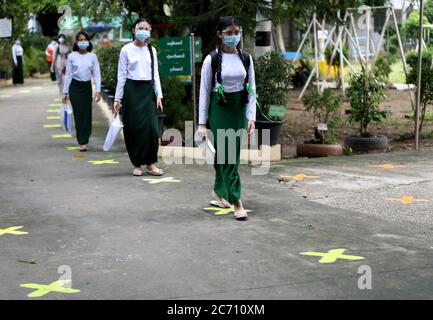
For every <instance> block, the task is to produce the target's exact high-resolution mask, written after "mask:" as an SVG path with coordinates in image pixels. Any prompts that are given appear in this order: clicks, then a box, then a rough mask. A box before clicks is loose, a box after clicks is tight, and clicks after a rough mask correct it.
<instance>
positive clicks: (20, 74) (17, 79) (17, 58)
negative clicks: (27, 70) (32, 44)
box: [12, 38, 24, 86]
mask: <svg viewBox="0 0 433 320" xmlns="http://www.w3.org/2000/svg"><path fill="white" fill-rule="evenodd" d="M23 56H24V49H23V47H22V46H21V40H20V38H17V39H16V41H15V44H14V45H13V46H12V59H13V64H14V66H13V67H14V68H13V74H12V82H13V84H14V85H15V86H17V85H19V84H21V85H22V84H24V69H23V63H24V59H23Z"/></svg>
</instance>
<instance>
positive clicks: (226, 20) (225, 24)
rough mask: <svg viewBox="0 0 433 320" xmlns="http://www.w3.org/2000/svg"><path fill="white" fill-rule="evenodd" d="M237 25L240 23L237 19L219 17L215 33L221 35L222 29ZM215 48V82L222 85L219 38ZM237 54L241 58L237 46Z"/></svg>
mask: <svg viewBox="0 0 433 320" xmlns="http://www.w3.org/2000/svg"><path fill="white" fill-rule="evenodd" d="M233 24H234V25H237V26H239V27H240V26H241V23H240V22H239V20H238V19H236V18H234V17H232V16H226V17H221V18H220V20H219V22H218V27H217V31H218V33H222V32H223V31H224V29H225V28H226V27H228V26H231V25H233ZM217 48H218V50H217V51H218V68H217V73H216V74H217V82H218V83H219V84H222V80H221V71H222V51H223V50H222V40H221V39H220V38H218V41H217ZM237 48H238V52H239V55H240V56H241V55H242V54H241V51H240V49H239V45H238V47H237ZM241 61H242V63H243V62H244V61H243V57H242V58H241Z"/></svg>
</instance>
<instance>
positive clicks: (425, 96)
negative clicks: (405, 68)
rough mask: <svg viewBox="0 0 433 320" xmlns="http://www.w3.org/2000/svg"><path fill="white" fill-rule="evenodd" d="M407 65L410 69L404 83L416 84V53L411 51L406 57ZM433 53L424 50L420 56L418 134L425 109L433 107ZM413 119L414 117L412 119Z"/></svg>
mask: <svg viewBox="0 0 433 320" xmlns="http://www.w3.org/2000/svg"><path fill="white" fill-rule="evenodd" d="M406 61H407V64H408V65H409V67H410V70H409V73H408V75H407V78H406V83H409V84H416V83H417V77H418V52H416V51H411V52H409V53H408V54H407V56H406ZM432 64H433V51H432V50H425V51H423V54H422V70H421V113H420V120H421V121H420V132H421V130H422V127H423V124H424V120H425V115H426V112H427V107H428V106H431V105H433V70H432V67H431V66H432ZM413 119H415V116H414V117H413Z"/></svg>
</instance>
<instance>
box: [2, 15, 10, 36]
mask: <svg viewBox="0 0 433 320" xmlns="http://www.w3.org/2000/svg"><path fill="white" fill-rule="evenodd" d="M9 37H12V20H11V19H0V38H9Z"/></svg>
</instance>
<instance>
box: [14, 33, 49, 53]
mask: <svg viewBox="0 0 433 320" xmlns="http://www.w3.org/2000/svg"><path fill="white" fill-rule="evenodd" d="M20 39H21V46H22V47H23V49H24V52H25V51H27V50H29V49H30V48H33V49H36V50H38V51H42V52H45V49H46V48H47V46H48V45H49V44H50V42H51V39H50V38H48V37H45V36H43V35H42V34H40V33H33V32H26V33H24V34H23V35H22V36H21V37H20Z"/></svg>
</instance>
